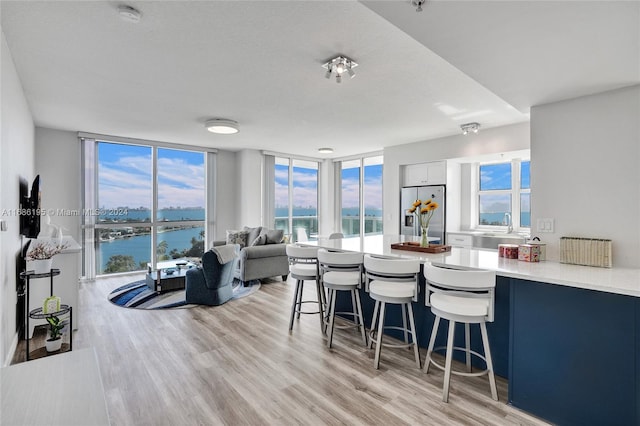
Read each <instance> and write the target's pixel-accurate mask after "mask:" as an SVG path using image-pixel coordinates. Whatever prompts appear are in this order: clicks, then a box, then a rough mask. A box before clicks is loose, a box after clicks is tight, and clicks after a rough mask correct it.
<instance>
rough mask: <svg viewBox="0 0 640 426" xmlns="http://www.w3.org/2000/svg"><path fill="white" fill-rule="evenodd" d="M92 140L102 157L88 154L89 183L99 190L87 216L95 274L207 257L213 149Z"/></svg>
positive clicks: (87, 203)
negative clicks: (208, 178) (209, 151)
mask: <svg viewBox="0 0 640 426" xmlns="http://www.w3.org/2000/svg"><path fill="white" fill-rule="evenodd" d="M90 143H91V144H92V146H91V147H90V149H92V150H93V152H94V154H93V155H90V156H87V155H85V163H87V164H85V186H91V187H92V188H85V211H87V212H91V211H93V213H92V214H90V215H87V214H85V218H86V219H90V220H85V226H84V231H85V238H84V240H85V250H84V252H85V256H86V258H88V259H91V260H90V261H89V262H90V263H91V265H90V267H89V268H88V269H90V270H92V272H93V273H88V274H87V273H86V271H85V275H100V274H109V273H116V272H129V271H136V270H142V269H146V268H147V264H148V263H151V264H154V263H155V262H158V261H163V260H169V259H176V258H181V257H201V256H202V253H203V250H204V241H205V239H204V238H205V233H206V232H205V228H206V206H207V191H206V161H207V154H206V153H205V152H203V151H196V150H188V149H179V148H173V147H172V148H166V147H162V146H155V145H153V144H149V145H144V144H132V143H118V142H111V141H99V140H98V141H91V142H90ZM92 163H93V164H92ZM87 194H89V196H87ZM90 216H92V217H90ZM87 234H92V235H87ZM86 264H87V263H86V261H85V265H86ZM85 269H87V268H85Z"/></svg>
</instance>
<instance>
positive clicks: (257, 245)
mask: <svg viewBox="0 0 640 426" xmlns="http://www.w3.org/2000/svg"><path fill="white" fill-rule="evenodd" d="M224 244H239V245H240V246H241V248H240V256H239V259H238V264H237V269H236V272H235V277H236V278H238V279H239V280H240V281H242V282H243V283H244V282H247V281H251V280H260V279H264V278H271V277H276V276H281V277H282V280H283V281H286V280H287V276H288V275H289V258H288V257H287V249H286V247H287V245H286V244H285V243H284V242H283V235H282V231H281V230H280V231H278V230H270V229H267V228H263V227H261V226H258V227H255V228H249V227H244V229H243V230H242V231H227V239H226V240H219V241H214V242H213V245H214V246H219V245H224Z"/></svg>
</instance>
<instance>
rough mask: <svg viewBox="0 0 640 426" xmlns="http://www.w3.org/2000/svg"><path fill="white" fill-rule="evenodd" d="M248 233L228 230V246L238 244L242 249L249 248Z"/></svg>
mask: <svg viewBox="0 0 640 426" xmlns="http://www.w3.org/2000/svg"><path fill="white" fill-rule="evenodd" d="M248 235H249V233H248V232H247V231H234V230H227V244H238V245H239V246H240V248H243V247H246V246H247V236H248Z"/></svg>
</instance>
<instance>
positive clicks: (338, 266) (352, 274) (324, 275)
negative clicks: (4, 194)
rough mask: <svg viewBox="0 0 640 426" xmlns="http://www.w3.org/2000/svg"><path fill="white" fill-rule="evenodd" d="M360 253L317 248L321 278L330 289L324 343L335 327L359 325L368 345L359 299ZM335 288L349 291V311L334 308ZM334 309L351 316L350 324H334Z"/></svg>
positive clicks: (360, 277)
mask: <svg viewBox="0 0 640 426" xmlns="http://www.w3.org/2000/svg"><path fill="white" fill-rule="evenodd" d="M362 258H363V254H362V253H353V252H336V251H329V250H326V249H320V250H318V263H319V265H320V279H321V281H322V285H323V286H324V287H325V288H326V289H327V290H329V296H328V304H327V306H328V308H327V310H328V314H327V318H326V325H327V346H328V347H329V348H331V345H332V344H333V330H334V328H350V327H356V328H358V329H360V332H361V334H362V341H363V343H364V345H365V346H366V345H367V336H366V332H365V327H364V316H363V314H362V303H361V301H360V291H359V289H360V287H361V286H362V273H363V265H362ZM338 291H348V292H350V293H351V312H336V297H337V292H338ZM336 313H338V314H341V315H343V316H344V315H347V316H351V317H353V322H354V324H353V325H346V326H340V327H338V326H336V325H335V316H336Z"/></svg>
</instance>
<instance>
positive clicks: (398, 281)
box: [364, 254, 420, 369]
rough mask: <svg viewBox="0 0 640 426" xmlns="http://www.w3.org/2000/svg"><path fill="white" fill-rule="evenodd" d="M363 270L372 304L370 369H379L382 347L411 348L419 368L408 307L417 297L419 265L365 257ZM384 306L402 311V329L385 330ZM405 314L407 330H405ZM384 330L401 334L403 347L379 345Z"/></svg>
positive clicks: (416, 345) (414, 336) (418, 353)
mask: <svg viewBox="0 0 640 426" xmlns="http://www.w3.org/2000/svg"><path fill="white" fill-rule="evenodd" d="M364 268H365V274H366V288H367V291H368V292H369V296H371V298H372V299H374V300H375V301H376V304H375V307H374V309H373V318H372V320H371V338H370V339H369V348H371V346H372V344H373V335H374V330H375V329H376V324H377V328H378V330H377V332H375V334H376V342H375V344H376V355H375V359H374V361H373V365H374V367H375V368H376V369H377V368H378V367H379V366H380V352H381V349H382V346H383V345H384V346H388V347H395V348H404V347H410V346H413V351H414V355H415V358H416V365H417V366H418V368H420V352H419V350H418V340H417V335H416V325H415V321H414V318H413V308H412V306H411V303H412V302H414V301H417V297H418V274H419V272H420V261H419V260H418V259H399V258H381V257H374V256H372V255H369V254H366V255H365V256H364ZM387 303H392V304H397V305H400V306H401V307H402V327H398V326H385V325H384V315H385V307H386V304H387ZM407 311H408V317H409V326H410V328H409V329H407ZM384 329H395V330H402V331H403V333H404V344H391V343H384V344H383V343H382V334H383V332H384ZM409 334H411V340H412V342H411V343H409V338H408V335H409Z"/></svg>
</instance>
